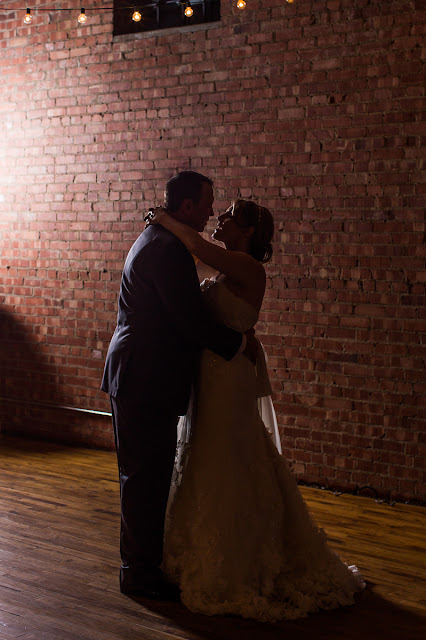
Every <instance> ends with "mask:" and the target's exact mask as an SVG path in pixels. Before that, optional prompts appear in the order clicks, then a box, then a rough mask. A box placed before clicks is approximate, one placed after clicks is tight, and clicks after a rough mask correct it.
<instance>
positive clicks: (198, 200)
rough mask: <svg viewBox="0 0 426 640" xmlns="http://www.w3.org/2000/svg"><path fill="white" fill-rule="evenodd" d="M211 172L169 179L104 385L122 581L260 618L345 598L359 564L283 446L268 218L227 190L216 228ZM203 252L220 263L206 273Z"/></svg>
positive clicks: (128, 285)
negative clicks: (261, 323)
mask: <svg viewBox="0 0 426 640" xmlns="http://www.w3.org/2000/svg"><path fill="white" fill-rule="evenodd" d="M213 200H214V196H213V185H212V181H211V180H210V179H209V178H207V177H205V176H203V175H201V174H199V173H196V172H193V171H183V172H180V173H178V174H177V175H175V176H173V177H172V178H171V179H170V180H169V181H168V183H167V185H166V191H165V208H164V209H162V208H157V209H154V210H153V211H152V212H151V213H150V214H149V221H150V224H149V225H148V226H147V228H146V229H145V231H144V232H143V233H142V234H141V235H140V236H139V238H138V239H137V240H136V242H135V243H134V245H133V246H132V248H131V249H130V251H129V254H128V256H127V259H126V263H125V265H124V270H123V275H122V281H121V288H120V295H119V301H118V319H117V327H116V329H115V332H114V335H113V337H112V340H111V344H110V346H109V350H108V355H107V359H106V364H105V371H104V377H103V381H102V389H103V390H104V391H105V392H107V393H109V395H110V398H111V407H112V416H113V426H114V434H115V442H116V450H117V458H118V466H119V474H120V497H121V534H120V550H121V560H122V565H121V569H120V587H121V591H122V593H124V594H127V595H136V596H137V595H140V596H144V597H148V598H159V599H177V598H178V597H180V598H181V600H182V602H183V603H184V604H185V605H186V606H187V607H188V608H189V609H190V610H191V611H194V612H199V613H205V614H209V615H213V614H235V615H240V616H243V617H247V618H254V619H256V620H261V621H270V622H272V621H277V620H282V619H291V618H298V617H303V616H305V615H307V614H308V613H310V612H313V611H317V610H319V609H332V608H335V607H338V606H342V605H347V604H351V603H352V602H353V596H354V593H355V592H357V591H360V590H361V589H362V588H363V581H362V579H361V577H360V576H359V574H358V573H357V571H356V568H355V567H347V566H346V564H344V563H343V562H342V561H341V560H340V559H339V557H338V556H337V555H336V554H335V553H334V552H333V551H332V550H331V549H330V547H328V545H327V542H326V540H325V535H324V532H323V531H321V530H319V529H318V528H317V527H316V525H315V524H314V522H313V520H312V519H311V517H310V515H309V512H308V510H307V507H306V505H305V503H304V502H303V499H302V496H301V494H300V492H299V490H298V487H297V484H296V482H295V479H294V477H293V476H292V474H291V472H290V470H289V468H288V466H287V464H286V462H285V460H284V458H283V457H282V456H281V455H280V452H281V449H280V443H279V437H278V431H277V427H276V420H275V413H274V410H273V406H272V402H271V398H270V393H271V387H270V384H269V379H268V374H267V369H266V364H265V356H264V352H263V348H262V346H261V345H260V343H259V342H258V341H257V340H256V338H255V337H254V332H253V327H254V326H255V324H256V322H257V319H258V315H259V311H260V307H261V304H262V300H263V296H264V292H265V282H266V276H265V270H264V267H263V263H264V262H267V261H268V260H269V258H270V257H271V254H272V247H271V241H272V237H273V219H272V216H271V213H270V212H269V211H268V209H266V208H264V207H261V206H259V205H257V204H256V203H254V202H253V201H245V200H236V201H235V202H234V203H233V204H232V206H231V207H229V209H227V211H226V212H224V213H223V214H222V215H220V216H219V217H218V222H217V226H216V229H215V231H214V233H213V237H214V238H215V239H216V240H218V241H221V242H222V243H223V244H224V245H225V248H224V247H222V246H219V245H217V244H213V243H211V242H208V241H206V240H204V239H203V238H202V237H201V235H200V234H199V232H200V231H203V229H204V227H205V225H206V223H207V221H208V219H209V218H210V217H211V216H212V215H213V209H212V206H213ZM196 261H200V262H199V266H200V264H201V263H203V264H205V265H208V266H209V267H210V268H211V270H212V273H215V277H212V278H207V279H205V280H204V281H203V282H202V284H201V286H200V284H199V278H198V275H197V268H196Z"/></svg>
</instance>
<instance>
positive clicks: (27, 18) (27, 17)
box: [24, 9, 33, 24]
mask: <svg viewBox="0 0 426 640" xmlns="http://www.w3.org/2000/svg"><path fill="white" fill-rule="evenodd" d="M32 21H33V17H32V15H31V10H30V9H27V13H26V14H25V17H24V22H25V24H31V23H32Z"/></svg>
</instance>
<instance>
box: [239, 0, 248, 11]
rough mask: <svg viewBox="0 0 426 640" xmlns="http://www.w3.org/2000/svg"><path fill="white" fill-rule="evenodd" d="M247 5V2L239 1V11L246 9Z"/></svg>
mask: <svg viewBox="0 0 426 640" xmlns="http://www.w3.org/2000/svg"><path fill="white" fill-rule="evenodd" d="M246 5H247V2H245V0H238V2H237V9H245V8H246Z"/></svg>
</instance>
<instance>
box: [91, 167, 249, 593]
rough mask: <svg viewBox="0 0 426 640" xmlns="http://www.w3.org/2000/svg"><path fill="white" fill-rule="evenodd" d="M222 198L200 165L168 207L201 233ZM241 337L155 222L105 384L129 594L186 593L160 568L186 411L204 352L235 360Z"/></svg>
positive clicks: (136, 256) (132, 265) (174, 181)
mask: <svg viewBox="0 0 426 640" xmlns="http://www.w3.org/2000/svg"><path fill="white" fill-rule="evenodd" d="M213 199H214V197H213V186H212V181H211V180H210V179H209V178H206V177H205V176H203V175H201V174H199V173H196V172H194V171H182V172H180V173H178V174H177V175H175V176H173V177H172V178H171V179H170V180H169V181H168V183H167V185H166V191H165V207H166V208H167V210H168V212H169V213H170V214H171V215H173V216H175V217H176V218H177V219H178V220H180V221H182V222H184V223H186V224H188V225H190V226H191V227H193V228H194V229H196V230H197V231H202V230H203V229H204V227H205V225H206V223H207V221H208V219H209V218H210V216H211V215H213V209H212V205H213ZM242 341H243V336H242V334H240V333H238V332H237V331H234V330H233V329H230V328H227V327H225V326H222V325H217V324H215V323H214V322H213V321H212V320H211V319H210V318H209V317H208V316H207V315H206V314H205V311H204V308H203V304H202V299H201V294H200V287H199V282H198V277H197V273H196V269H195V264H194V259H193V257H192V256H191V254H190V253H189V252H188V251H187V249H186V248H185V247H184V245H183V244H182V243H181V242H180V241H179V240H178V239H177V238H176V237H175V236H174V235H172V234H171V233H170V232H169V231H167V230H166V229H164V228H163V227H162V226H161V225H152V226H149V227H147V229H145V231H144V232H143V233H141V235H140V236H139V238H138V239H137V240H136V242H135V243H134V245H133V246H132V248H131V249H130V251H129V254H128V256H127V259H126V262H125V265H124V270H123V274H122V280H121V288H120V295H119V299H118V319H117V327H116V329H115V332H114V335H113V337H112V339H111V343H110V346H109V349H108V354H107V357H106V363H105V370H104V376H103V380H102V386H101V389H102V390H103V391H105V392H106V393H108V394H109V395H110V398H111V407H112V420H113V427H114V435H115V443H116V450H117V459H118V467H119V474H120V497H121V533H120V551H121V560H122V565H121V570H120V588H121V592H122V593H125V594H127V595H141V596H145V597H150V598H157V599H173V598H175V597H177V595H178V591H177V589H176V588H175V587H173V586H172V585H170V584H169V583H167V582H166V581H165V580H164V578H163V575H162V573H161V569H160V564H161V560H162V554H163V533H164V518H165V511H166V505H167V498H168V493H169V488H170V482H171V474H172V470H173V462H174V455H175V448H176V426H177V421H178V416H180V415H184V414H185V412H186V409H187V405H188V400H189V394H190V387H191V382H192V380H193V378H194V375H195V370H196V366H197V362H198V358H199V353H200V350H201V349H203V348H205V347H207V348H209V349H211V350H212V351H215V352H216V353H218V354H219V355H221V356H222V357H223V358H226V359H228V360H230V359H231V358H232V357H233V356H234V355H235V354H236V353H237V352H238V351H239V350H240V349H241V348H242V347H241V345H242Z"/></svg>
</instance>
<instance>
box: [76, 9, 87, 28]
mask: <svg viewBox="0 0 426 640" xmlns="http://www.w3.org/2000/svg"><path fill="white" fill-rule="evenodd" d="M77 20H78V22H79V23H80V24H85V23H86V22H87V16H86V12H85V10H84V9H81V13H80V15H79V16H78V18H77Z"/></svg>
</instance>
